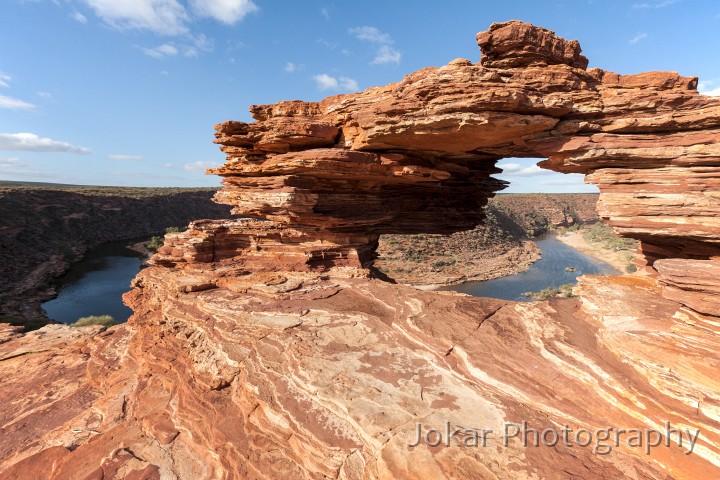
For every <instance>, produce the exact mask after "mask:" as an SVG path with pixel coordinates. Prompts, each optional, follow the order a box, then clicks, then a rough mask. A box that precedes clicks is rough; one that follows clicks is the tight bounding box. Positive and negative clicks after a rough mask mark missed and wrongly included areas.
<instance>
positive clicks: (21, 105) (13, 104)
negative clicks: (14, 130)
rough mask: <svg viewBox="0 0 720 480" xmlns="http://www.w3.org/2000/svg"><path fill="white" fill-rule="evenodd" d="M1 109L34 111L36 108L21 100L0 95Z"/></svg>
mask: <svg viewBox="0 0 720 480" xmlns="http://www.w3.org/2000/svg"><path fill="white" fill-rule="evenodd" d="M0 108H7V109H9V110H32V109H33V108H35V105H33V104H32V103H28V102H26V101H24V100H20V99H19V98H13V97H7V96H5V95H0Z"/></svg>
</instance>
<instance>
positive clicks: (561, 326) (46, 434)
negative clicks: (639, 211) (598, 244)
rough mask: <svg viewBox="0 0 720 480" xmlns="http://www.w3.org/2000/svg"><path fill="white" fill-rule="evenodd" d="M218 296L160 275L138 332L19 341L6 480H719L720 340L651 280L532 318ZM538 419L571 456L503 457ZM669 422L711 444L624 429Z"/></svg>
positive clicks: (465, 303)
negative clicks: (634, 438) (479, 436)
mask: <svg viewBox="0 0 720 480" xmlns="http://www.w3.org/2000/svg"><path fill="white" fill-rule="evenodd" d="M200 284H201V279H199V278H190V274H189V273H187V272H186V273H185V274H183V275H180V274H179V273H178V274H175V275H168V274H167V272H166V271H165V269H162V268H151V269H145V270H143V271H142V273H141V274H140V275H139V277H138V279H137V286H138V288H136V289H135V290H134V291H133V292H132V293H131V294H129V295H128V297H127V301H128V303H129V304H130V305H132V307H133V308H134V310H135V312H136V315H135V317H133V319H132V320H131V322H130V325H128V326H121V327H113V328H112V329H110V330H108V331H106V332H105V333H102V334H99V335H98V334H96V333H95V332H94V331H90V333H86V330H85V329H71V328H69V327H65V326H57V327H55V328H56V330H50V331H48V330H47V328H49V327H46V328H45V329H43V330H40V331H38V332H36V333H34V334H31V335H26V336H20V337H18V338H16V339H14V340H11V341H9V342H6V343H3V344H0V360H2V361H0V373H2V375H0V379H2V380H0V381H2V382H3V387H4V388H2V389H0V405H4V406H5V409H4V410H3V411H2V413H1V415H2V419H3V422H2V424H3V427H2V432H1V433H2V436H0V439H2V440H1V441H0V447H2V454H0V458H2V460H0V472H2V471H4V473H0V478H3V479H4V478H33V479H36V478H62V479H64V478H108V479H119V478H161V477H160V474H161V473H162V474H163V475H164V476H165V477H171V478H174V477H176V478H188V479H189V478H193V479H197V478H218V477H220V478H238V479H239V478H247V479H254V478H289V479H295V478H345V479H356V478H498V479H517V478H587V479H603V478H605V479H617V478H630V479H633V478H635V479H638V478H641V479H646V478H686V479H698V478H716V476H717V473H718V472H719V471H720V466H719V465H720V458H719V456H718V452H719V451H720V449H719V448H718V447H719V446H720V436H719V435H718V434H717V425H718V417H717V405H718V404H719V402H720V394H718V391H717V389H715V388H713V385H714V384H715V374H714V372H715V371H716V370H717V368H718V367H720V358H718V351H717V349H716V348H715V344H714V342H708V332H709V331H712V332H716V333H717V324H716V323H710V322H704V321H703V320H702V317H699V316H697V315H694V314H691V313H689V312H687V311H683V310H682V309H681V308H680V307H679V306H678V304H677V303H675V302H672V301H670V300H664V299H662V298H661V297H660V295H659V288H658V287H657V286H655V283H654V281H653V280H651V279H643V278H625V277H615V278H607V277H602V278H593V277H583V280H582V282H581V285H580V287H579V291H580V292H579V293H582V297H581V300H577V299H562V300H560V299H558V300H556V301H551V302H538V303H529V304H520V303H513V302H505V301H499V300H490V299H481V298H472V297H468V296H464V295H458V294H450V293H448V294H441V293H438V292H422V291H419V290H416V289H413V288H410V287H404V286H400V285H390V284H388V283H386V282H382V281H380V280H367V279H347V278H333V279H326V280H322V279H318V278H313V279H306V280H305V281H303V282H297V281H295V282H294V283H293V282H292V281H291V279H288V278H283V277H282V275H279V274H276V275H274V276H270V275H265V276H263V275H261V274H254V275H251V276H245V277H241V278H236V279H235V280H234V282H232V283H226V284H225V285H224V286H222V287H220V286H219V287H218V288H208V287H207V286H206V287H204V289H201V290H199V291H192V288H187V287H188V286H189V285H200ZM59 329H65V332H72V333H75V335H74V336H72V337H68V336H67V335H59V334H57V333H56V331H57V330H59ZM40 336H42V340H43V342H44V343H43V344H42V345H40V347H41V348H38V344H37V343H35V342H37V341H38V338H37V337H40ZM83 338H84V341H83V340H82V339H83ZM38 350H40V351H38ZM17 371H22V372H25V376H26V378H27V380H25V381H22V380H21V379H18V378H16V376H15V374H14V372H17ZM9 378H13V379H14V380H13V382H12V383H10V382H8V380H7V379H9ZM38 386H42V387H41V388H38ZM46 392H51V393H50V394H49V395H46ZM29 393H30V394H29ZM49 419H52V422H49ZM523 421H525V422H527V428H528V429H535V430H538V431H539V432H542V431H544V430H547V429H550V430H551V431H552V430H556V431H558V432H561V431H562V429H563V428H565V426H567V428H568V429H569V431H571V433H568V436H567V438H568V441H567V444H565V442H564V441H562V440H560V441H559V443H558V445H556V446H547V445H545V444H540V445H539V446H537V447H536V446H534V444H533V442H534V440H533V438H534V437H532V433H529V434H528V435H529V437H528V438H529V440H528V441H529V442H530V443H529V444H528V445H527V446H523V444H522V441H521V438H520V437H513V438H509V439H508V443H507V446H505V445H504V439H503V435H504V433H503V432H504V430H505V429H506V428H508V429H509V431H508V433H513V432H514V427H507V425H515V424H517V425H522V422H523ZM446 422H449V425H450V427H449V428H450V431H451V432H453V431H455V430H456V429H461V430H462V433H461V434H458V435H456V438H457V439H458V442H462V439H463V438H465V439H466V440H465V441H467V442H471V438H472V437H471V436H468V433H467V432H468V431H470V432H472V431H473V429H477V430H478V431H480V430H488V431H489V430H492V432H489V433H488V434H487V435H486V443H485V446H482V445H483V444H482V443H480V442H479V443H478V444H477V446H472V443H468V444H467V445H468V446H463V445H462V444H461V445H455V443H454V441H452V440H449V441H450V444H451V446H446V445H445V443H444V442H445V438H444V437H443V443H442V444H441V445H438V446H428V445H426V443H425V441H424V440H423V442H422V443H421V444H420V445H418V446H413V445H414V444H415V443H416V437H417V428H418V424H420V428H421V430H422V432H423V435H424V434H425V432H427V431H428V430H429V429H437V430H439V431H441V432H445V429H446V428H447V427H446V425H447V423H446ZM666 422H670V425H671V429H675V428H686V429H691V430H692V434H693V435H694V434H695V433H696V430H695V429H699V430H700V435H699V437H698V438H697V440H696V443H695V444H694V446H693V447H692V450H693V452H692V453H691V454H688V452H689V450H690V448H691V447H690V443H689V439H688V437H687V436H686V434H685V433H683V435H684V437H683V444H682V446H679V445H678V443H679V442H678V440H679V437H678V434H676V433H672V434H671V435H672V438H671V440H670V441H669V444H670V446H666V445H665V442H666V441H667V439H666V437H665V436H664V434H663V435H662V436H661V437H658V438H659V439H660V441H659V442H656V441H655V439H653V443H658V445H657V446H655V447H652V448H650V449H649V451H650V454H649V455H646V454H645V444H644V443H643V445H642V446H637V444H635V446H634V447H633V446H632V443H631V445H627V442H628V440H629V438H630V434H629V433H621V432H619V430H618V429H625V430H628V431H629V430H631V429H647V428H655V429H657V430H658V431H660V432H664V431H665V427H666ZM612 427H614V428H615V430H613V431H612V432H611V436H610V438H611V440H610V441H600V442H597V441H596V440H594V441H593V442H592V443H591V444H590V445H588V446H587V447H581V446H579V445H578V443H582V444H584V443H585V442H586V440H587V439H588V437H587V435H588V434H587V433H583V434H582V435H581V437H580V438H579V440H576V432H578V431H581V429H582V430H583V431H587V432H593V434H592V435H596V433H595V432H597V431H600V430H606V429H608V428H612ZM528 432H530V430H528ZM616 432H618V433H617V435H619V436H620V437H619V438H620V440H619V442H618V446H615V443H616V442H615V440H614V438H615V437H614V436H615V435H616ZM442 435H443V436H444V435H445V433H443V434H442ZM546 435H547V436H548V443H550V444H552V443H553V440H552V434H546ZM435 441H436V438H434V437H433V436H432V435H431V437H430V443H433V442H435ZM598 445H601V446H598ZM602 445H605V446H607V445H610V446H611V451H607V450H606V448H605V447H602ZM596 449H598V450H596ZM598 451H599V452H600V453H601V454H598V453H597V452H598Z"/></svg>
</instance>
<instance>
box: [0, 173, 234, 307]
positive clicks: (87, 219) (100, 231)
mask: <svg viewBox="0 0 720 480" xmlns="http://www.w3.org/2000/svg"><path fill="white" fill-rule="evenodd" d="M215 190H216V189H212V188H202V189H194V188H188V189H181V188H140V187H137V188H135V187H133V188H130V187H128V188H125V187H75V186H63V185H44V186H43V185H35V186H27V185H22V184H10V186H7V185H6V186H0V219H1V220H0V236H2V248H1V249H0V284H2V285H3V287H4V288H3V289H2V291H0V318H4V317H6V316H9V317H22V318H27V319H32V320H34V319H44V318H46V315H45V313H44V312H43V310H42V309H41V308H40V304H41V302H43V301H45V300H47V299H49V298H52V297H54V296H55V295H56V293H57V292H56V291H55V289H54V288H53V285H54V283H55V280H56V279H57V278H59V277H61V276H62V275H63V274H64V273H66V272H67V271H68V270H69V269H70V268H71V266H72V265H73V264H74V263H76V262H78V261H80V260H81V259H82V258H83V256H84V255H85V254H86V252H87V251H88V250H90V249H92V248H94V247H97V246H99V245H102V244H104V243H106V242H112V241H118V240H128V241H129V240H132V239H134V238H135V239H136V238H142V237H149V236H151V235H154V234H157V232H162V231H163V230H165V229H166V228H167V227H171V226H183V225H187V224H188V223H189V222H190V221H192V220H196V219H198V218H227V217H229V216H230V211H229V208H228V207H227V206H224V205H219V204H217V203H214V202H212V200H211V199H212V196H213V195H214V193H215Z"/></svg>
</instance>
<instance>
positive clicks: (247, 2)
mask: <svg viewBox="0 0 720 480" xmlns="http://www.w3.org/2000/svg"><path fill="white" fill-rule="evenodd" d="M82 1H83V2H84V3H85V4H86V5H87V6H89V7H90V8H91V9H92V10H93V11H94V12H95V14H96V15H97V16H98V17H100V19H102V21H103V22H105V23H106V24H107V25H109V26H111V27H113V28H116V29H118V30H147V31H151V32H154V33H156V34H158V35H169V36H174V35H182V34H185V33H187V32H189V30H190V29H189V28H188V23H189V22H190V21H191V20H192V16H193V15H194V16H195V17H209V18H212V19H214V20H217V21H219V22H221V23H225V24H227V25H234V24H235V23H237V22H239V21H240V20H242V19H243V18H245V16H246V15H248V14H250V13H252V12H256V11H257V10H259V9H258V6H257V5H256V4H255V3H253V1H252V0H190V1H189V2H188V7H187V8H186V7H185V5H184V4H183V3H181V2H180V1H178V0H82ZM191 14H192V15H191ZM73 18H74V19H75V20H77V21H79V22H80V23H85V21H87V18H86V17H85V16H84V15H83V14H81V13H79V12H75V13H74V14H73ZM83 19H84V20H83Z"/></svg>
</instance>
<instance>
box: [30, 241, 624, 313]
mask: <svg viewBox="0 0 720 480" xmlns="http://www.w3.org/2000/svg"><path fill="white" fill-rule="evenodd" d="M127 243H128V242H125V241H124V242H112V243H107V244H104V245H101V246H99V247H97V248H94V249H92V250H89V251H88V253H87V254H86V255H85V258H84V259H83V260H82V261H81V262H78V263H76V264H75V265H73V266H72V268H71V269H70V271H68V273H67V274H65V275H64V276H63V277H61V278H60V279H59V280H58V281H57V282H56V284H57V288H58V296H57V297H56V298H54V299H52V300H49V301H47V302H45V303H43V308H44V309H45V311H46V312H47V314H48V316H49V317H50V318H52V319H53V320H57V321H59V322H63V323H73V322H75V321H77V319H78V318H80V317H86V316H89V315H112V316H113V318H115V319H116V320H118V321H121V322H124V321H126V320H127V319H128V318H129V317H130V315H131V314H132V310H130V309H129V308H128V307H126V306H125V305H123V303H122V298H121V297H122V294H123V293H125V292H127V291H128V290H130V281H131V280H132V279H133V278H134V277H135V275H137V273H138V271H140V263H141V260H142V258H141V256H140V254H138V253H137V252H134V251H132V250H130V249H128V248H126V245H127ZM536 243H537V245H538V246H539V247H540V249H541V250H542V259H540V260H538V261H537V262H535V263H534V264H532V265H531V266H530V269H529V270H527V271H526V272H523V273H519V274H517V275H511V276H509V277H503V278H498V279H495V280H488V281H486V282H469V283H464V284H462V285H454V286H450V287H443V290H455V291H457V292H463V293H467V294H470V295H474V296H477V297H492V298H502V299H505V300H520V301H530V300H531V299H529V298H526V297H523V296H522V294H523V293H524V292H528V291H532V292H537V291H540V290H542V289H544V288H548V287H559V286H560V285H562V284H565V283H575V282H576V280H575V279H576V277H577V276H578V275H583V274H608V275H612V274H617V273H618V272H617V271H616V270H614V269H613V268H612V267H611V266H610V265H608V264H606V263H604V262H600V261H598V260H595V259H593V258H592V257H589V256H587V255H585V254H583V253H581V252H578V251H577V250H575V249H574V248H571V247H568V246H567V245H565V244H564V243H562V242H560V241H559V240H557V239H556V238H555V237H554V236H547V237H545V238H543V239H540V240H537V241H536ZM566 267H573V268H575V271H574V272H567V271H565V268H566Z"/></svg>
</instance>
